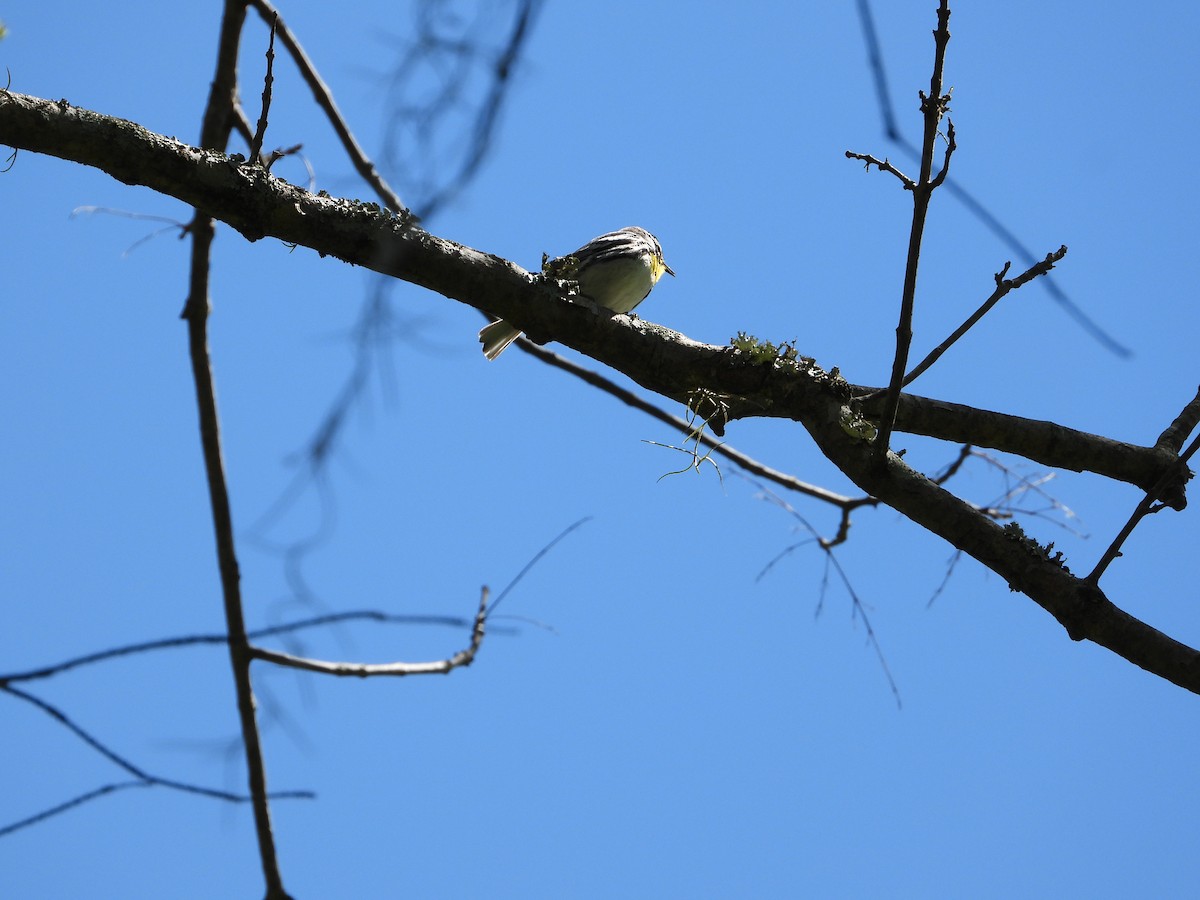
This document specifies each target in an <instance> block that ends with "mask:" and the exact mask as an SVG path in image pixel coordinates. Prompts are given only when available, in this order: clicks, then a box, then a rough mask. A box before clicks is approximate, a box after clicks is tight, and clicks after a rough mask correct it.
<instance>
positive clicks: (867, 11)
mask: <svg viewBox="0 0 1200 900" xmlns="http://www.w3.org/2000/svg"><path fill="white" fill-rule="evenodd" d="M858 16H859V21H860V22H861V23H862V29H863V40H864V42H865V43H866V47H867V64H868V68H869V69H870V72H871V77H872V81H873V82H874V84H875V94H876V98H877V100H878V104H879V115H880V119H881V120H882V122H883V131H884V134H885V135H886V136H887V138H888V140H890V141H892V142H893V143H894V144H897V145H899V147H900V148H901V149H902V150H903V151H904V152H905V153H906V154H908V155H909V156H910V157H912V158H913V159H920V155H921V154H920V151H919V150H917V148H916V147H914V146H913V145H912V144H911V143H910V142H909V141H908V140H906V139H905V137H904V136H903V135H902V134H901V133H900V128H899V126H898V125H897V121H896V112H895V109H894V108H893V103H892V98H891V94H890V91H889V90H888V80H887V73H886V72H885V71H884V64H883V51H882V47H881V46H880V41H879V34H878V32H877V31H876V29H875V22H874V20H873V18H872V16H871V4H870V0H858ZM945 187H946V190H947V191H949V192H950V194H951V195H952V196H953V197H955V198H956V199H958V200H959V201H960V202H961V203H962V204H963V206H965V207H966V208H967V210H968V212H970V213H971V214H972V215H973V216H975V217H976V218H977V219H979V221H980V222H982V223H983V224H984V227H986V228H987V229H988V230H989V231H991V232H992V233H993V234H995V235H996V237H998V238H999V239H1000V241H1001V242H1002V243H1004V244H1005V245H1007V246H1008V247H1009V249H1010V250H1011V251H1012V252H1013V253H1015V254H1016V255H1017V257H1019V258H1020V260H1021V261H1022V262H1023V263H1024V264H1025V265H1026V266H1032V265H1033V264H1034V263H1035V262H1036V260H1035V259H1034V256H1033V253H1032V252H1031V251H1030V250H1029V248H1028V247H1026V246H1025V244H1024V243H1023V242H1022V241H1021V239H1020V238H1018V237H1017V236H1016V235H1015V234H1014V233H1013V232H1012V231H1011V230H1010V229H1009V228H1008V227H1007V226H1005V224H1004V223H1003V222H1001V221H1000V220H999V219H997V218H996V216H995V215H993V214H992V212H991V211H990V210H989V209H988V208H987V207H986V206H984V205H983V204H982V203H981V202H980V201H979V200H977V199H976V198H975V196H974V195H973V194H971V193H970V192H969V191H968V190H967V189H966V188H964V187H963V186H962V185H960V184H959V183H958V182H957V181H955V180H954V179H953V178H947V179H946V183H945ZM1042 284H1043V286H1044V287H1045V288H1046V290H1047V291H1048V292H1049V294H1050V298H1051V299H1052V300H1054V302H1055V303H1057V304H1058V305H1059V306H1061V307H1062V308H1063V309H1064V310H1065V311H1066V312H1067V314H1068V315H1069V316H1070V317H1071V318H1073V319H1074V320H1075V321H1076V323H1077V324H1079V325H1080V326H1081V327H1082V328H1083V329H1084V330H1085V331H1086V332H1087V333H1088V334H1090V335H1091V336H1092V337H1093V338H1094V339H1095V340H1097V341H1099V342H1100V344H1101V345H1102V346H1103V347H1104V348H1105V349H1107V350H1109V351H1110V352H1112V353H1115V354H1116V355H1117V356H1120V357H1122V358H1128V357H1129V356H1131V355H1132V351H1130V349H1129V348H1128V347H1126V346H1124V345H1123V344H1121V343H1120V342H1118V341H1117V340H1116V339H1115V338H1113V336H1112V335H1110V334H1109V333H1108V332H1106V331H1105V330H1104V329H1102V328H1101V327H1100V326H1099V325H1097V324H1096V322H1095V321H1093V320H1092V319H1091V317H1089V316H1088V315H1087V314H1086V313H1085V312H1084V311H1083V310H1082V309H1080V307H1079V305H1078V304H1077V303H1075V301H1073V300H1072V299H1071V298H1070V297H1069V296H1067V294H1066V292H1065V291H1063V289H1062V288H1061V287H1059V285H1058V282H1057V281H1055V280H1054V279H1053V278H1046V279H1044V280H1043V282H1042Z"/></svg>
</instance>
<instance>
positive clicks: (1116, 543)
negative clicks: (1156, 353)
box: [1085, 400, 1200, 585]
mask: <svg viewBox="0 0 1200 900" xmlns="http://www.w3.org/2000/svg"><path fill="white" fill-rule="evenodd" d="M1195 403H1196V401H1195V400H1193V401H1192V402H1191V403H1189V404H1188V406H1187V407H1185V409H1184V413H1183V414H1181V416H1180V418H1183V417H1184V416H1191V415H1194V410H1192V407H1193V405H1194V404H1195ZM1179 421H1180V419H1179V418H1177V419H1176V420H1175V422H1173V423H1172V428H1173V427H1174V426H1175V424H1176V423H1178V422H1179ZM1167 430H1168V432H1169V431H1171V429H1170V428H1169V429H1167ZM1160 440H1161V438H1160ZM1198 448H1200V435H1197V436H1196V437H1195V438H1193V439H1192V442H1191V444H1189V445H1188V448H1187V449H1186V450H1185V451H1184V452H1183V453H1181V454H1180V455H1179V461H1180V462H1181V463H1184V464H1185V465H1186V463H1187V462H1188V460H1190V459H1191V458H1192V456H1193V455H1194V454H1195V452H1196V450H1197V449H1198ZM1177 477H1178V476H1177V475H1176V473H1175V472H1174V471H1173V470H1168V471H1165V472H1163V474H1162V477H1161V478H1159V480H1158V484H1156V485H1154V487H1152V488H1151V489H1150V490H1148V491H1147V492H1146V496H1144V497H1143V498H1142V499H1141V500H1140V501H1139V502H1138V505H1137V506H1136V507H1134V510H1133V512H1132V513H1131V514H1130V516H1129V521H1127V522H1126V523H1125V525H1124V527H1122V528H1121V530H1120V532H1119V533H1118V534H1117V536H1116V537H1115V538H1113V542H1112V543H1111V544H1109V546H1108V549H1107V550H1105V551H1104V555H1103V556H1101V557H1100V561H1099V562H1098V563H1096V568H1094V569H1092V571H1091V574H1089V575H1088V577H1087V578H1086V579H1085V580H1086V581H1087V582H1088V583H1089V584H1092V585H1095V584H1098V583H1099V581H1100V576H1101V575H1103V574H1104V571H1105V569H1107V568H1108V567H1109V565H1111V563H1112V562H1113V560H1115V559H1116V558H1117V557H1118V556H1120V555H1121V547H1122V546H1124V544H1125V541H1126V540H1127V539H1128V538H1129V535H1131V534H1133V529H1135V528H1137V526H1138V525H1139V524H1140V523H1141V521H1142V519H1144V518H1146V516H1150V515H1153V514H1154V513H1156V512H1160V511H1161V510H1164V509H1173V508H1174V509H1178V508H1179V507H1178V506H1174V505H1173V504H1171V503H1168V502H1163V495H1164V492H1166V491H1167V490H1168V488H1169V486H1170V484H1171V482H1172V481H1174V480H1176V479H1177Z"/></svg>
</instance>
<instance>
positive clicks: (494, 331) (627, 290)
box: [479, 226, 675, 359]
mask: <svg viewBox="0 0 1200 900" xmlns="http://www.w3.org/2000/svg"><path fill="white" fill-rule="evenodd" d="M542 259H543V261H542V272H543V273H545V274H547V275H551V276H552V277H555V278H559V279H561V280H563V281H576V282H578V283H579V296H581V297H584V298H586V299H588V300H591V301H592V302H593V303H595V304H596V305H597V306H603V307H604V308H605V309H611V310H612V311H613V312H618V313H627V312H630V311H632V310H633V308H634V307H635V306H637V305H638V304H639V303H641V302H642V301H643V300H645V299H646V297H648V296H649V295H650V291H651V290H653V289H654V286H655V285H656V284H658V279H660V278H662V276H663V273H664V272H665V273H666V274H668V275H670V276H672V277H674V275H675V272H674V270H672V269H671V267H670V266H668V265H667V264H666V262H665V261H664V260H663V252H662V245H661V244H659V242H658V238H656V237H655V236H654V235H652V234H651V233H650V232H648V231H647V230H646V229H644V228H638V227H637V226H630V227H629V228H621V229H619V230H617V231H610V232H608V234H602V235H600V236H599V237H597V238H592V239H591V240H590V241H588V242H587V243H586V244H584V245H583V246H582V247H580V248H579V249H578V250H576V251H575V252H574V253H570V254H568V255H566V256H560V257H557V258H555V259H551V260H546V258H545V257H544V256H543V258H542ZM520 335H521V331H520V329H519V328H516V327H514V326H512V325H510V324H508V322H506V321H504V320H503V319H497V320H496V321H495V322H492V323H491V324H490V325H485V326H484V327H483V328H482V329H481V330H480V332H479V340H480V341H481V342H482V343H483V355H484V356H486V357H487V358H488V359H495V358H496V357H497V356H499V355H500V354H501V353H503V352H504V348H505V347H507V346H508V345H509V344H511V343H512V342H513V341H515V340H516V339H517V338H518V337H520Z"/></svg>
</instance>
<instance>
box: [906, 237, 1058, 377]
mask: <svg viewBox="0 0 1200 900" xmlns="http://www.w3.org/2000/svg"><path fill="white" fill-rule="evenodd" d="M1066 255H1067V245H1066V244H1063V245H1062V246H1061V247H1059V248H1058V249H1057V250H1055V251H1054V252H1053V253H1048V254H1046V258H1045V259H1043V260H1042V261H1041V262H1039V263H1037V264H1035V265H1033V266H1030V267H1029V268H1028V269H1026V270H1025V271H1024V272H1022V273H1021V274H1020V275H1018V276H1017V277H1016V278H1005V277H1004V276H1005V275H1006V274H1008V269H1009V266H1011V265H1012V263H1005V264H1004V268H1003V269H1001V270H1000V272H998V273H997V274H996V289H995V290H994V291H992V294H991V296H990V297H988V298H987V299H986V300H985V301H983V305H982V306H980V307H979V309H977V310H975V312H973V313H971V315H970V316H968V317H967V320H966V321H965V322H963V323H962V324H961V325H959V326H958V328H956V329H955V330H954V333H953V334H951V335H950V337H948V338H946V340H944V341H942V342H941V343H940V344H938V345H937V346H936V347H935V348H934V349H933V350H931V351H930V353H929V355H928V356H926V357H925V358H924V359H923V360H921V362H919V363H918V364H917V365H916V366H914V367H913V370H912V371H911V372H909V373H908V374H907V375H905V376H904V381H903V383H902V385H901V386H902V387H908V386H909V385H910V384H912V383H913V382H914V381H916V380H917V378H919V377H920V376H921V375H922V374H924V373H925V371H926V370H928V369H929V367H930V366H932V365H933V364H934V363H935V362H937V361H938V359H940V358H941V356H942V354H943V353H945V352H946V351H947V350H949V349H950V348H951V347H952V346H953V345H954V343H955V342H956V341H958V339H959V338H961V337H962V336H963V335H964V334H966V333H967V332H968V331H970V330H971V329H972V328H973V327H974V326H975V324H976V323H977V322H978V321H979V320H980V319H982V318H983V317H984V316H985V315H987V314H988V313H989V312H990V311H991V309H992V307H994V306H995V305H996V304H997V303H999V302H1000V301H1001V300H1002V299H1003V298H1004V297H1005V296H1006V295H1007V294H1008V293H1009V292H1010V291H1015V290H1016V289H1017V288H1019V287H1021V286H1022V285H1025V284H1028V283H1029V282H1030V281H1032V280H1033V279H1035V278H1037V277H1038V276H1039V275H1045V274H1046V273H1047V272H1049V271H1050V270H1051V269H1053V268H1054V264H1055V263H1056V262H1058V261H1059V260H1061V259H1062V258H1063V257H1064V256H1066Z"/></svg>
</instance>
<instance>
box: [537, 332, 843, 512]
mask: <svg viewBox="0 0 1200 900" xmlns="http://www.w3.org/2000/svg"><path fill="white" fill-rule="evenodd" d="M516 345H517V346H518V347H520V348H521V349H522V350H524V351H525V352H526V353H528V354H529V355H530V356H533V357H535V358H537V359H539V360H541V361H542V362H544V363H546V364H547V365H550V366H553V367H555V368H556V369H561V370H562V371H564V372H567V373H568V374H571V375H574V376H575V377H576V378H578V379H579V380H580V381H582V382H583V383H584V384H588V385H591V386H592V387H594V388H597V389H599V390H601V391H603V392H605V393H606V394H609V395H610V396H612V397H615V398H616V399H617V400H620V401H621V402H622V403H624V404H626V405H627V406H631V407H633V408H634V409H636V410H640V411H641V412H644V413H645V414H646V415H648V416H650V417H651V418H653V419H657V420H658V421H660V422H662V423H664V424H666V425H668V426H670V427H671V428H673V429H675V430H677V431H680V432H682V433H683V434H688V433H689V432H691V431H692V427H691V425H689V424H688V422H687V421H685V420H684V419H681V418H679V417H678V416H673V415H671V414H670V413H669V412H667V411H666V410H663V409H660V408H659V407H657V406H655V405H654V404H653V403H651V402H650V401H648V400H646V399H645V398H643V397H640V396H638V395H637V394H635V393H634V392H633V391H630V390H627V389H625V388H623V387H621V386H620V385H619V384H616V383H615V382H613V381H612V380H611V379H608V378H605V377H604V376H603V375H601V374H600V373H599V372H596V371H593V370H592V369H588V368H586V367H584V366H581V365H579V364H578V363H576V362H573V361H572V360H569V359H567V358H566V357H565V356H562V355H560V354H558V353H555V352H554V351H552V350H547V349H546V348H545V347H541V346H539V345H537V344H535V343H534V342H533V341H531V340H529V339H528V338H524V337H522V338H518V339H517V342H516ZM700 443H701V444H703V445H704V446H705V447H708V448H709V449H710V450H712V451H713V452H714V453H718V454H720V455H721V456H724V457H725V458H726V459H728V460H729V461H730V462H733V463H735V464H736V465H738V466H740V467H741V468H743V469H745V470H746V471H747V472H749V473H750V474H752V475H757V476H758V477H759V478H765V479H766V480H767V481H773V482H774V483H775V484H777V485H779V486H780V487H782V488H785V489H787V490H789V491H795V492H796V493H799V494H805V495H807V496H809V497H813V498H815V499H817V500H822V501H824V502H826V503H832V504H833V505H835V506H841V505H843V504H845V503H849V502H852V501H851V498H850V497H845V496H843V495H841V494H838V493H835V492H834V491H831V490H828V489H826V488H823V487H820V486H818V485H815V484H809V483H808V482H805V481H801V480H800V479H799V478H796V477H795V476H794V475H789V474H787V473H786V472H780V471H779V470H778V469H772V468H771V467H770V466H767V465H764V464H763V463H761V462H759V461H758V460H756V459H754V458H753V457H751V456H747V455H746V454H745V453H743V452H741V451H740V450H737V449H735V448H733V447H730V446H729V445H728V444H726V443H722V442H721V441H720V439H718V438H715V437H713V436H712V435H710V434H708V433H707V432H704V433H703V434H701V435H700Z"/></svg>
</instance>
